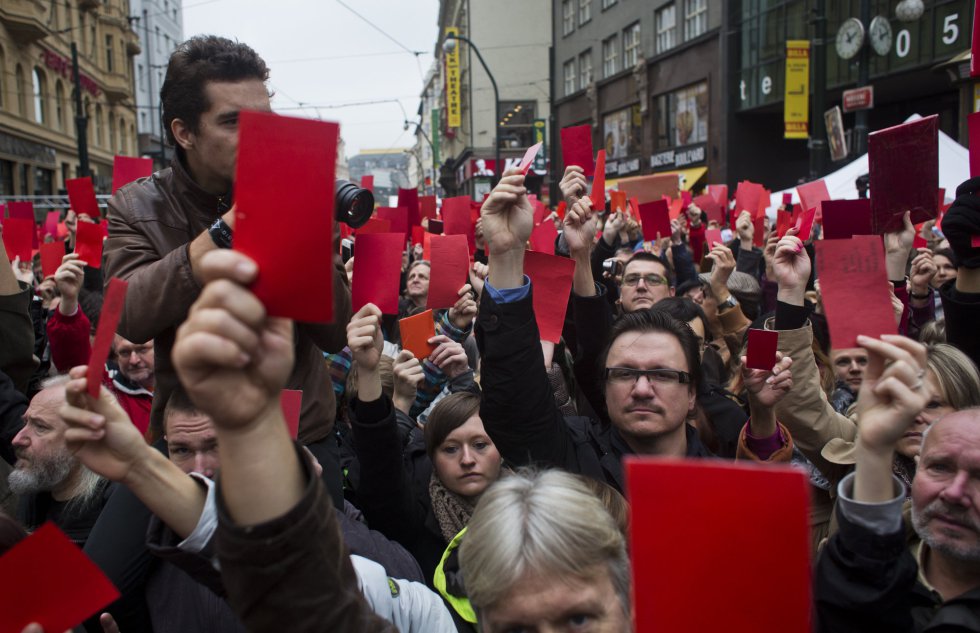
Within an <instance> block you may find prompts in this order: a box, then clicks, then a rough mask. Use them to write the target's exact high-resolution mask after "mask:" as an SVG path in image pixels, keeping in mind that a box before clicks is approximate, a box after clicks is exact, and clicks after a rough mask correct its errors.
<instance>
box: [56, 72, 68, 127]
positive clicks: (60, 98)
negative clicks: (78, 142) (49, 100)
mask: <svg viewBox="0 0 980 633" xmlns="http://www.w3.org/2000/svg"><path fill="white" fill-rule="evenodd" d="M54 120H55V123H57V125H58V129H59V130H66V129H67V128H66V127H65V87H64V85H62V83H61V80H60V79H59V80H58V81H56V82H55V84H54Z"/></svg>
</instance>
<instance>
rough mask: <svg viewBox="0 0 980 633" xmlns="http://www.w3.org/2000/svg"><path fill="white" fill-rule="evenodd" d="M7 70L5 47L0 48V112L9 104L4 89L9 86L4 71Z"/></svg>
mask: <svg viewBox="0 0 980 633" xmlns="http://www.w3.org/2000/svg"><path fill="white" fill-rule="evenodd" d="M6 68H7V60H6V56H5V55H4V54H3V47H0V110H3V109H4V108H5V107H6V105H7V102H6V101H4V98H3V89H4V86H6V85H7V77H6V76H5V75H4V70H5V69H6Z"/></svg>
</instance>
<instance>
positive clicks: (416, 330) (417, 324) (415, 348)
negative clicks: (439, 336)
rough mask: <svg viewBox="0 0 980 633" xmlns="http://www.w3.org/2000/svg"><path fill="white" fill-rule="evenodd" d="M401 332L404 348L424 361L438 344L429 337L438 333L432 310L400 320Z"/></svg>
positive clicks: (399, 327)
mask: <svg viewBox="0 0 980 633" xmlns="http://www.w3.org/2000/svg"><path fill="white" fill-rule="evenodd" d="M398 330H399V331H400V332H401V339H402V349H407V350H408V351H410V352H412V354H414V355H415V358H417V359H419V361H422V360H423V359H426V358H428V357H429V354H431V353H432V351H433V350H435V348H436V346H435V345H432V344H431V343H429V339H430V338H432V337H433V336H435V335H436V325H435V322H434V321H433V320H432V310H426V311H425V312H420V313H418V314H413V315H412V316H410V317H405V318H404V319H400V320H399V321H398Z"/></svg>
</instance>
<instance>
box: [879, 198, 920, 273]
mask: <svg viewBox="0 0 980 633" xmlns="http://www.w3.org/2000/svg"><path fill="white" fill-rule="evenodd" d="M902 222H903V227H902V228H901V229H900V230H898V231H894V232H892V233H885V236H884V238H885V268H886V269H887V270H888V279H889V280H892V281H898V280H901V279H905V265H906V264H907V263H908V261H909V253H910V252H911V251H912V243H913V242H914V241H915V227H914V226H913V225H912V220H911V218H910V213H909V212H908V211H906V212H905V215H904V216H903V217H902Z"/></svg>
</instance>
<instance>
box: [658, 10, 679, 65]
mask: <svg viewBox="0 0 980 633" xmlns="http://www.w3.org/2000/svg"><path fill="white" fill-rule="evenodd" d="M655 22H656V28H657V41H656V50H655V51H654V52H655V53H656V54H658V55H659V54H660V53H663V52H664V51H668V50H670V49H672V48H674V47H675V46H677V11H676V7H675V6H674V5H673V4H668V5H667V6H665V7H663V8H662V9H658V10H657V13H656V15H655Z"/></svg>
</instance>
